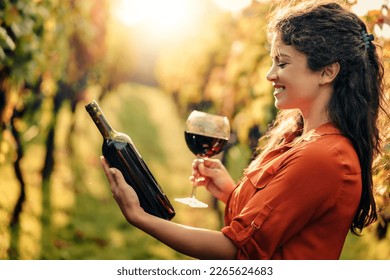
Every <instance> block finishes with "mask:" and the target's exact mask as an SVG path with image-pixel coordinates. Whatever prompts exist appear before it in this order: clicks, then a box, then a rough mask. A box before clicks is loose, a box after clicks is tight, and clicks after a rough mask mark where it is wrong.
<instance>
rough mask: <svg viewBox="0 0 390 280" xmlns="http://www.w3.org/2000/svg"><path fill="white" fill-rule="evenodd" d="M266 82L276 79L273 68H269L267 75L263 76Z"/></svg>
mask: <svg viewBox="0 0 390 280" xmlns="http://www.w3.org/2000/svg"><path fill="white" fill-rule="evenodd" d="M265 77H266V78H267V80H268V81H270V82H272V81H275V80H276V79H277V73H276V69H275V67H274V66H271V68H270V69H269V70H268V72H267V74H266V75H265Z"/></svg>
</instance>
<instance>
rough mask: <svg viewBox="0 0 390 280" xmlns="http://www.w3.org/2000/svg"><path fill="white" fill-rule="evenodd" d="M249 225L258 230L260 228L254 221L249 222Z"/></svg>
mask: <svg viewBox="0 0 390 280" xmlns="http://www.w3.org/2000/svg"><path fill="white" fill-rule="evenodd" d="M251 227H252V228H253V230H258V229H259V228H260V226H258V225H256V224H255V221H252V222H251Z"/></svg>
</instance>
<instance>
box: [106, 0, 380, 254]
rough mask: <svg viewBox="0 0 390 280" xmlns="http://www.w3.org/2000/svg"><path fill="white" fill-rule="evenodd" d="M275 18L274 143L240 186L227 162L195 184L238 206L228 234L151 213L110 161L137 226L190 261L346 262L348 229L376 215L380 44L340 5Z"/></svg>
mask: <svg viewBox="0 0 390 280" xmlns="http://www.w3.org/2000/svg"><path fill="white" fill-rule="evenodd" d="M282 7H283V8H282ZM275 11H276V12H275V13H274V14H273V15H272V18H271V21H270V24H269V34H270V41H271V43H272V47H271V57H272V61H273V64H272V66H271V69H270V70H269V72H268V73H267V79H268V80H269V81H270V82H272V84H273V86H274V89H275V90H274V97H275V106H276V107H277V108H278V109H280V110H281V112H280V113H279V115H278V116H277V119H276V121H275V123H274V124H273V127H272V129H271V130H270V131H269V133H268V134H267V136H266V138H267V139H266V140H267V145H266V146H265V147H264V148H263V149H262V150H261V152H260V153H259V155H258V156H257V157H256V158H255V159H254V161H253V162H252V163H251V164H250V165H249V166H248V168H247V169H246V170H245V171H244V174H243V176H242V179H241V180H240V181H239V182H238V183H237V184H235V183H234V182H233V180H232V178H231V177H230V176H229V174H228V173H227V171H226V169H225V168H224V167H223V165H222V164H221V163H220V161H218V160H213V159H207V160H205V161H197V160H195V161H194V163H193V176H192V182H193V184H194V185H206V188H207V189H208V190H209V191H210V192H211V193H212V194H213V195H214V196H215V197H217V198H218V199H220V200H221V201H222V202H224V203H226V210H225V226H224V227H223V228H222V230H221V231H210V230H206V229H198V228H191V227H187V226H183V225H179V224H175V223H173V222H169V221H166V220H162V219H159V218H156V217H154V216H151V215H149V214H147V213H145V212H144V211H143V209H142V208H141V207H140V206H139V202H138V198H137V196H136V194H135V192H134V191H133V189H132V188H129V187H128V185H127V184H126V183H125V181H124V180H123V177H122V175H121V173H120V172H119V171H118V170H116V169H114V168H109V167H108V165H107V163H106V162H105V161H104V159H103V160H102V163H103V167H104V170H105V172H106V175H107V177H108V180H109V182H110V185H111V190H112V193H113V196H114V198H115V200H116V201H117V203H118V205H119V207H120V209H121V210H122V212H123V215H124V216H125V217H126V219H127V221H128V222H129V223H131V224H133V225H134V226H136V227H138V228H140V229H141V230H143V231H144V232H146V233H148V234H150V235H152V236H154V237H155V238H157V239H158V240H160V241H162V242H164V243H165V244H167V245H168V246H170V247H172V248H173V249H175V250H177V251H179V252H181V253H184V254H187V255H189V256H192V257H195V258H202V259H234V258H236V259H338V258H339V256H340V254H341V250H342V247H343V244H344V241H345V237H346V235H347V233H348V230H351V231H352V232H353V233H355V234H358V233H359V232H360V231H361V230H362V229H363V228H364V227H365V226H367V225H369V224H371V223H372V222H373V221H375V219H376V209H375V201H374V199H373V192H372V171H371V167H372V161H373V157H374V155H375V154H376V153H377V152H378V151H379V144H380V139H379V132H378V127H377V118H378V113H379V110H380V109H381V104H382V101H383V67H382V65H381V63H380V61H379V59H378V56H377V54H376V47H375V45H374V43H373V39H374V38H373V36H372V35H370V34H368V32H367V30H366V26H365V25H364V23H363V22H362V21H361V20H360V19H359V18H358V17H357V16H356V15H354V14H353V13H351V12H349V11H348V10H346V9H344V8H342V7H341V6H340V5H338V4H336V3H335V2H324V1H321V2H320V1H315V2H307V1H306V2H303V3H300V4H298V5H295V6H290V7H287V6H286V5H280V6H279V7H278V8H277V9H275ZM199 176H201V178H203V181H202V180H201V181H202V182H199V180H198V179H197V180H195V178H198V177H199Z"/></svg>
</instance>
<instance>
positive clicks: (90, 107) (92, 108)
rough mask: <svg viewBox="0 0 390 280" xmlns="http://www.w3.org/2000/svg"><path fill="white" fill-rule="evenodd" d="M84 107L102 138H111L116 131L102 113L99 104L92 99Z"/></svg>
mask: <svg viewBox="0 0 390 280" xmlns="http://www.w3.org/2000/svg"><path fill="white" fill-rule="evenodd" d="M85 109H86V110H87V112H88V113H89V115H90V116H91V118H92V120H93V121H94V123H95V124H96V126H97V128H98V129H99V131H100V133H101V134H102V136H103V138H104V139H110V138H113V137H114V135H115V134H116V131H115V130H114V129H113V128H112V126H111V125H110V123H109V122H108V120H107V118H106V116H105V115H104V114H103V111H102V110H101V109H100V107H99V104H98V103H97V102H96V101H95V100H93V101H92V102H91V103H89V104H87V105H86V106H85Z"/></svg>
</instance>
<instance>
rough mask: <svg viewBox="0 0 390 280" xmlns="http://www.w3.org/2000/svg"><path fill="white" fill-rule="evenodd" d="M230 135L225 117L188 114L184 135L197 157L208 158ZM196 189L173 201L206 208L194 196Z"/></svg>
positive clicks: (195, 111) (194, 112)
mask: <svg viewBox="0 0 390 280" xmlns="http://www.w3.org/2000/svg"><path fill="white" fill-rule="evenodd" d="M229 136H230V125H229V120H228V119H227V117H224V116H218V115H213V114H209V113H205V112H201V111H197V110H194V111H192V112H191V114H190V115H189V116H188V118H187V121H186V127H185V132H184V137H185V140H186V143H187V146H188V148H189V149H190V151H191V152H192V153H194V154H195V155H196V156H197V157H198V158H209V157H212V156H214V155H216V154H218V153H220V152H222V150H223V149H224V148H225V147H226V145H227V143H228V140H229ZM196 189H197V187H196V186H194V187H193V188H192V193H191V195H190V196H189V197H185V198H176V199H175V201H177V202H180V203H183V204H186V205H189V206H191V207H194V208H206V207H208V205H207V204H206V203H203V202H201V201H199V200H198V199H197V198H196Z"/></svg>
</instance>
